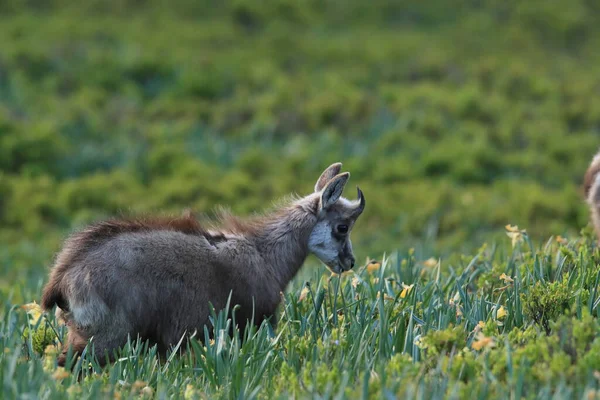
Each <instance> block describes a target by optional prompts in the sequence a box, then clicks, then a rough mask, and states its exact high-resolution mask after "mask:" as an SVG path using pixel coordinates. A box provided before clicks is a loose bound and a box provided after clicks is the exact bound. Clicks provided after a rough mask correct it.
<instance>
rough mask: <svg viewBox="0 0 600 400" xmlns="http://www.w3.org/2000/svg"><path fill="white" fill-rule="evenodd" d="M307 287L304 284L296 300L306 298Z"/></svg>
mask: <svg viewBox="0 0 600 400" xmlns="http://www.w3.org/2000/svg"><path fill="white" fill-rule="evenodd" d="M308 292H309V290H308V288H307V287H306V286H304V288H303V289H302V291H301V292H300V297H298V301H302V300H304V299H305V298H306V296H308Z"/></svg>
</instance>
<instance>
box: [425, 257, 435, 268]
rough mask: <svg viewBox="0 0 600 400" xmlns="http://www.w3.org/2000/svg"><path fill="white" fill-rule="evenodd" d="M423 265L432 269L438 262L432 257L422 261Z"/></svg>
mask: <svg viewBox="0 0 600 400" xmlns="http://www.w3.org/2000/svg"><path fill="white" fill-rule="evenodd" d="M423 265H424V266H425V267H426V268H433V267H435V266H436V265H438V260H437V259H435V258H433V257H431V258H430V259H428V260H425V261H423Z"/></svg>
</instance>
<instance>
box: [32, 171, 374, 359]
mask: <svg viewBox="0 0 600 400" xmlns="http://www.w3.org/2000/svg"><path fill="white" fill-rule="evenodd" d="M340 167H341V164H334V165H332V166H330V167H329V168H328V169H327V170H325V171H324V172H323V174H322V176H321V177H320V178H319V181H318V182H317V185H316V187H318V188H320V189H319V191H315V193H312V194H310V195H308V196H306V197H303V198H298V199H294V200H293V201H291V202H290V203H289V204H287V205H285V206H282V207H279V208H278V209H277V210H276V211H274V212H272V213H269V214H266V215H263V216H258V217H254V218H249V219H241V218H238V217H235V216H232V215H230V214H228V213H225V212H221V214H220V217H219V219H218V222H216V223H211V224H207V225H206V226H202V225H201V224H200V223H199V222H198V220H197V219H196V218H195V217H194V216H193V215H192V214H191V213H190V212H186V213H185V214H184V215H183V216H181V217H176V218H141V219H124V218H123V219H110V220H107V221H102V222H98V223H95V224H92V225H90V226H89V227H87V228H85V229H83V230H81V231H80V232H76V233H74V234H73V235H71V236H70V237H69V238H68V239H67V240H66V241H65V244H64V246H63V249H62V250H61V252H60V253H59V254H58V256H57V258H56V260H55V265H54V267H53V269H52V271H51V273H50V279H49V282H48V284H47V285H46V286H45V288H44V291H43V294H42V301H41V304H42V307H43V308H44V309H45V310H50V309H52V308H53V307H54V306H55V305H56V306H58V307H57V312H56V314H57V317H59V318H62V319H64V320H65V322H66V324H67V327H68V330H69V333H68V336H67V343H66V345H65V346H64V348H63V354H62V355H61V356H60V358H59V363H60V364H61V365H64V364H65V362H66V354H67V352H68V349H69V348H72V349H73V351H74V354H79V353H81V351H82V350H83V348H85V346H86V345H87V344H88V341H89V340H90V339H91V341H92V343H93V345H94V354H95V355H96V356H97V357H98V358H99V361H100V362H106V361H110V360H111V355H112V353H113V351H114V350H115V349H117V348H118V347H120V346H122V345H123V344H124V343H125V342H126V340H127V338H128V337H132V338H133V339H135V337H136V336H139V337H141V338H142V339H147V340H150V341H151V342H152V343H155V344H157V345H158V347H159V351H160V352H161V353H164V352H165V351H166V350H167V349H168V348H170V347H171V346H173V345H174V344H176V343H177V342H178V341H179V340H180V339H181V337H182V336H184V335H188V336H189V335H190V334H192V333H193V332H194V331H197V330H200V331H202V328H203V326H204V325H206V324H207V323H209V319H208V317H209V311H210V309H209V303H210V304H212V305H213V306H214V307H215V308H216V309H217V310H220V309H222V308H223V307H224V306H225V304H226V302H227V299H228V297H229V295H230V294H231V296H232V297H231V301H232V305H239V306H240V307H239V310H238V311H236V322H237V323H238V325H239V328H240V330H241V331H243V329H244V327H245V325H246V323H248V322H249V323H253V324H260V323H261V322H262V321H263V320H264V319H269V318H271V316H273V314H274V313H275V310H276V308H277V306H278V305H279V302H280V300H281V298H280V293H281V292H282V291H283V290H285V287H286V286H287V284H288V283H289V281H290V280H291V279H292V278H293V277H294V275H295V274H296V273H297V271H298V270H299V268H300V267H301V266H302V264H303V263H304V260H305V258H306V257H307V255H308V253H309V251H310V252H313V253H314V254H315V255H317V256H318V257H319V258H321V259H322V260H323V261H324V262H325V263H327V265H329V266H330V267H332V268H336V270H339V271H342V270H345V269H348V268H351V267H352V266H353V265H354V256H353V252H352V246H351V243H350V240H349V231H348V234H347V235H340V234H339V233H336V232H334V230H335V229H337V226H339V224H346V225H347V226H348V227H349V228H350V229H351V227H352V226H353V225H354V222H355V220H356V219H357V218H358V216H359V215H360V213H361V212H362V210H363V208H364V197H363V196H362V193H361V192H360V191H359V197H360V201H359V202H358V203H356V202H350V201H348V200H346V199H340V196H341V192H342V190H343V187H344V185H345V183H346V181H347V180H348V177H349V174H348V173H345V174H337V172H339V168H340ZM321 189H322V190H321ZM315 190H316V189H315ZM338 200H340V201H338ZM323 204H325V205H323ZM332 257H333V258H332ZM324 258H326V259H324ZM272 322H273V323H274V322H275V321H272ZM106 353H108V354H109V358H108V359H106V358H104V355H105V354H106Z"/></svg>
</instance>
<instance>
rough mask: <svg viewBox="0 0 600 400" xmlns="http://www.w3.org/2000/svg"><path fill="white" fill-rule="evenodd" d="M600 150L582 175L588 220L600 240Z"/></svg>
mask: <svg viewBox="0 0 600 400" xmlns="http://www.w3.org/2000/svg"><path fill="white" fill-rule="evenodd" d="M598 173H600V152H599V153H598V154H596V156H595V157H594V158H593V160H592V162H591V163H590V166H589V167H588V169H587V171H586V172H585V175H584V177H583V192H584V195H585V199H586V202H587V203H588V206H589V208H590V220H591V222H592V224H593V225H594V229H595V230H596V236H597V237H598V239H599V240H600V182H599V179H598Z"/></svg>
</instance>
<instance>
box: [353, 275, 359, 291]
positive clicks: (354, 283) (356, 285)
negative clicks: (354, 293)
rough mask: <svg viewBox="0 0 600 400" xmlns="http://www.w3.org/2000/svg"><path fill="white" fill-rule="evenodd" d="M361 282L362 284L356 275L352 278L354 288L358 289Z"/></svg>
mask: <svg viewBox="0 0 600 400" xmlns="http://www.w3.org/2000/svg"><path fill="white" fill-rule="evenodd" d="M359 284H360V279H359V277H358V276H355V277H354V278H352V287H353V288H354V289H356V288H357V287H358V285H359Z"/></svg>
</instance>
